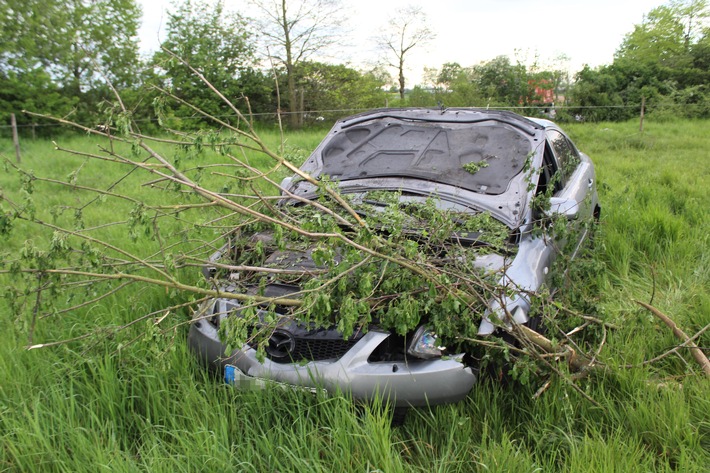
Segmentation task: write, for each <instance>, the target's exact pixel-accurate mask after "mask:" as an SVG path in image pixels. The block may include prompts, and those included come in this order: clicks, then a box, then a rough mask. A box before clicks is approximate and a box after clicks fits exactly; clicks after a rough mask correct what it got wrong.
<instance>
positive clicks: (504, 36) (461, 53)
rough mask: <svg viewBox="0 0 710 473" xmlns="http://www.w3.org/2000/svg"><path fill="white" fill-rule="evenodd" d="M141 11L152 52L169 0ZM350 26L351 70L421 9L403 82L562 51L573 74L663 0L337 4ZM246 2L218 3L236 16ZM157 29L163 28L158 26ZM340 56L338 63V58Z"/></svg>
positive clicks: (604, 58)
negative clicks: (406, 10) (407, 14)
mask: <svg viewBox="0 0 710 473" xmlns="http://www.w3.org/2000/svg"><path fill="white" fill-rule="evenodd" d="M138 3H139V4H140V5H141V6H142V7H143V24H142V26H141V29H140V39H141V51H142V52H144V53H148V52H150V51H154V50H155V49H157V48H158V47H159V44H160V42H159V38H161V37H164V26H165V23H166V19H167V17H166V14H165V11H166V9H168V8H170V6H171V2H170V1H169V0H138ZM343 3H344V4H345V5H347V8H348V9H349V10H350V12H351V18H352V21H350V22H349V24H350V27H351V28H352V29H353V31H352V33H351V34H350V36H349V40H348V41H346V45H345V46H344V47H343V50H342V51H340V52H339V53H338V56H337V57H338V60H337V62H341V63H342V62H348V63H349V64H350V65H351V66H353V67H356V68H364V67H366V64H365V63H366V62H368V61H371V60H373V59H376V57H375V56H376V55H377V53H376V52H375V51H374V48H373V43H372V41H371V39H370V38H371V37H372V36H374V35H375V34H377V33H378V31H381V30H382V29H383V28H384V27H385V26H386V23H387V18H388V17H389V16H390V15H391V14H392V13H393V12H394V11H395V10H396V9H397V8H398V7H402V6H406V5H420V6H421V7H422V8H423V10H424V11H425V13H426V14H427V17H428V19H429V23H430V27H431V29H432V30H434V31H435V32H436V34H437V37H436V39H435V40H434V41H433V42H432V43H431V44H430V45H429V46H427V47H426V48H422V49H419V50H412V52H411V55H410V56H409V57H408V58H406V59H407V63H408V64H409V66H410V67H409V70H408V71H407V77H408V79H409V82H410V84H408V85H414V84H415V83H419V82H421V74H422V71H423V68H424V67H425V66H426V67H433V68H440V67H441V65H442V64H444V63H446V62H458V63H459V64H461V65H462V66H472V65H474V64H478V63H480V62H482V61H488V60H491V59H493V58H494V57H496V56H499V55H507V56H509V57H510V58H511V59H514V58H515V57H516V50H517V51H518V52H517V57H519V58H521V59H522V60H523V61H526V62H527V63H528V65H529V64H530V63H531V62H532V61H533V60H534V58H535V57H538V58H539V59H538V63H540V64H541V65H543V66H545V65H548V64H550V63H551V62H552V61H553V60H554V58H556V57H558V56H560V55H561V54H564V55H566V56H568V57H569V58H570V62H569V68H570V70H571V72H575V71H577V70H579V69H581V67H582V66H583V65H584V64H589V65H590V66H599V65H602V64H609V63H611V61H612V59H613V55H614V52H615V51H616V49H617V48H618V47H619V45H620V44H621V41H622V40H623V38H624V36H625V35H626V34H627V33H629V32H631V31H632V30H633V27H634V25H635V24H638V23H641V21H642V20H643V16H644V14H646V13H648V12H649V11H650V10H652V9H653V8H655V7H657V6H659V5H663V4H665V3H667V1H664V0H429V1H420V2H416V1H410V0H357V1H344V2H343ZM245 4H246V1H245V0H225V5H227V6H228V8H230V9H233V10H236V11H242V10H241V9H243V8H244V5H245ZM161 28H162V29H161ZM344 59H345V60H344Z"/></svg>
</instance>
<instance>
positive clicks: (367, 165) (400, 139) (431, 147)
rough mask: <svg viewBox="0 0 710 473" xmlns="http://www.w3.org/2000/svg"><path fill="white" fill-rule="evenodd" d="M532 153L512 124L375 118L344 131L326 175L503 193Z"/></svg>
mask: <svg viewBox="0 0 710 473" xmlns="http://www.w3.org/2000/svg"><path fill="white" fill-rule="evenodd" d="M531 151H532V142H531V138H530V137H529V136H526V135H525V134H524V133H523V132H522V131H520V130H519V129H516V128H515V127H513V126H510V125H508V124H505V123H502V122H498V121H495V120H489V121H484V122H478V123H454V122H436V123H432V122H421V121H419V122H415V121H405V120H400V119H396V118H385V119H378V120H372V121H369V122H365V123H363V124H359V125H357V126H353V127H350V128H347V129H345V130H342V132H341V133H339V134H338V135H336V136H334V137H333V138H332V139H330V141H329V142H328V143H327V144H326V145H325V146H324V148H323V150H322V160H323V168H322V171H321V174H324V175H328V176H330V177H331V178H332V179H334V180H339V181H346V180H352V179H364V178H373V177H412V178H417V179H424V180H428V181H433V182H438V183H442V184H448V185H453V186H457V187H461V188H464V189H466V190H469V191H473V192H478V193H483V194H495V195H498V194H502V193H503V192H505V191H506V189H507V188H508V184H509V183H510V181H511V179H513V178H514V177H515V176H516V175H518V174H519V173H520V172H521V171H522V170H523V168H524V166H525V161H526V159H527V157H528V156H529V155H530V153H531Z"/></svg>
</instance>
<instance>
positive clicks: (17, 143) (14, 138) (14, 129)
mask: <svg viewBox="0 0 710 473" xmlns="http://www.w3.org/2000/svg"><path fill="white" fill-rule="evenodd" d="M10 126H11V127H12V142H13V143H14V144H15V159H16V160H17V162H18V163H19V162H20V161H21V158H20V139H19V138H18V137H17V121H16V120H15V114H14V113H11V114H10Z"/></svg>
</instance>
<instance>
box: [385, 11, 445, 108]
mask: <svg viewBox="0 0 710 473" xmlns="http://www.w3.org/2000/svg"><path fill="white" fill-rule="evenodd" d="M434 38H436V33H435V32H434V31H432V30H431V29H430V28H429V26H427V21H426V14H425V13H424V11H423V10H422V9H421V8H420V7H415V6H411V5H410V6H406V7H403V8H400V9H397V10H396V12H395V13H394V15H393V16H391V17H390V20H389V23H388V26H387V28H386V32H385V33H384V34H382V35H380V36H378V37H377V38H376V42H377V45H378V47H379V48H381V49H382V50H383V52H384V56H385V58H386V59H385V61H386V62H387V64H388V65H389V66H390V67H393V68H395V69H396V70H397V73H398V77H399V98H400V99H401V100H404V88H405V78H404V67H405V66H404V64H405V58H408V57H409V52H410V51H411V50H412V49H414V48H416V47H417V46H423V45H425V44H427V43H429V42H430V41H432V40H434Z"/></svg>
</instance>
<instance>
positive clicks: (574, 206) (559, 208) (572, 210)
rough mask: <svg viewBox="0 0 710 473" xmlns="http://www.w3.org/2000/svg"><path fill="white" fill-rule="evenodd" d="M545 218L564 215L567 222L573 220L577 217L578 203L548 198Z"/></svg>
mask: <svg viewBox="0 0 710 473" xmlns="http://www.w3.org/2000/svg"><path fill="white" fill-rule="evenodd" d="M545 215H546V216H547V217H554V216H557V215H564V216H565V217H566V218H567V220H574V219H576V218H577V217H578V216H579V202H577V201H576V200H575V199H569V198H565V197H552V198H550V210H548V211H547V212H545Z"/></svg>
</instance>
